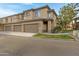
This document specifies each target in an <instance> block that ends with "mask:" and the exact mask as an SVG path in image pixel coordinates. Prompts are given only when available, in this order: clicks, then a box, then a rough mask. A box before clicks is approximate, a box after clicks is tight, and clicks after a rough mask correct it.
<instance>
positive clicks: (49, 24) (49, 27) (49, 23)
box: [48, 21, 52, 33]
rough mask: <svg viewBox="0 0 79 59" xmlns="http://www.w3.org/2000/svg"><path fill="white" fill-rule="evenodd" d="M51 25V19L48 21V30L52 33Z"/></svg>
mask: <svg viewBox="0 0 79 59" xmlns="http://www.w3.org/2000/svg"><path fill="white" fill-rule="evenodd" d="M51 27H52V26H51V21H48V32H49V33H51V30H52V28H51Z"/></svg>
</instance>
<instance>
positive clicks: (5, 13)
mask: <svg viewBox="0 0 79 59" xmlns="http://www.w3.org/2000/svg"><path fill="white" fill-rule="evenodd" d="M16 13H17V12H15V11H13V10H10V9H3V8H0V18H1V17H5V16H9V15H13V14H16Z"/></svg>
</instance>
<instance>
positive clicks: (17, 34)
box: [0, 32, 36, 37]
mask: <svg viewBox="0 0 79 59" xmlns="http://www.w3.org/2000/svg"><path fill="white" fill-rule="evenodd" d="M0 34H5V35H15V36H24V37H32V36H33V35H35V34H36V33H24V32H0Z"/></svg>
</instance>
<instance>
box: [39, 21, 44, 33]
mask: <svg viewBox="0 0 79 59" xmlns="http://www.w3.org/2000/svg"><path fill="white" fill-rule="evenodd" d="M42 32H43V21H40V23H39V33H42Z"/></svg>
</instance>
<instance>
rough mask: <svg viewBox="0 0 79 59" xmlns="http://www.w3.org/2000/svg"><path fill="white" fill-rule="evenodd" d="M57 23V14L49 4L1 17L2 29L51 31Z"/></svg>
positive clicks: (0, 26)
mask: <svg viewBox="0 0 79 59" xmlns="http://www.w3.org/2000/svg"><path fill="white" fill-rule="evenodd" d="M56 25H57V14H56V12H55V10H54V9H51V8H50V7H49V6H48V5H46V6H43V7H39V8H35V9H34V8H32V9H29V10H26V11H23V12H22V13H19V14H15V15H11V16H6V17H3V18H0V31H11V32H31V33H43V32H49V33H51V32H52V30H53V29H54V28H55V27H56Z"/></svg>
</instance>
